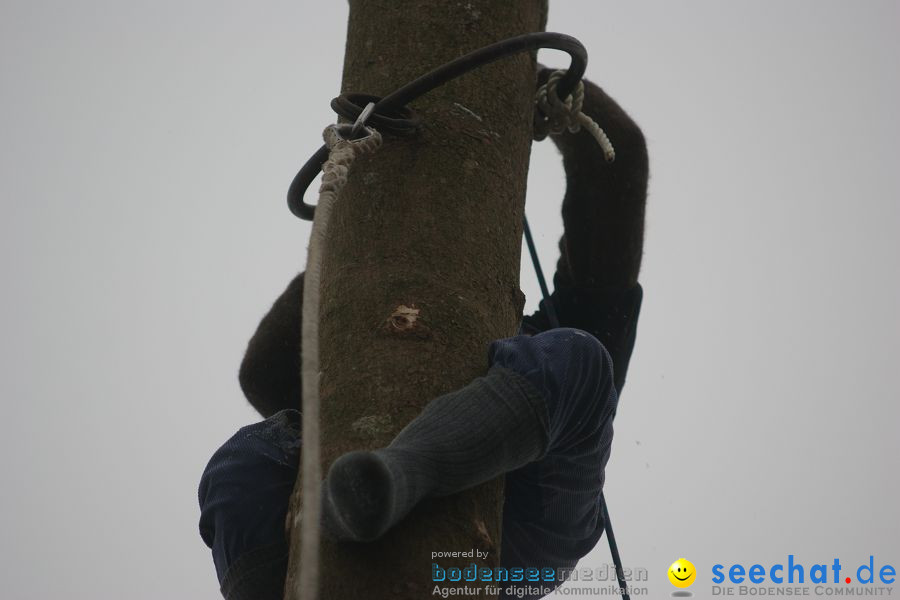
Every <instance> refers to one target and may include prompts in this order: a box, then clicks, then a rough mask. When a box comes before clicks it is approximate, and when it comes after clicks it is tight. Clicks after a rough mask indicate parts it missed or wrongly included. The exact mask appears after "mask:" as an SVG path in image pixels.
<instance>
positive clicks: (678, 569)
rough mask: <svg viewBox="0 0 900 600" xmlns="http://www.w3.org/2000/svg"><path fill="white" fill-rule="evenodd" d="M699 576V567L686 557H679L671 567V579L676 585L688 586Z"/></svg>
mask: <svg viewBox="0 0 900 600" xmlns="http://www.w3.org/2000/svg"><path fill="white" fill-rule="evenodd" d="M696 578H697V569H695V568H694V564H693V563H692V562H691V561H689V560H688V559H686V558H679V559H678V560H676V561H675V562H673V563H672V566H671V567H669V581H671V582H672V585H674V586H675V587H680V588H686V587H688V586H689V585H691V584H692V583H694V579H696Z"/></svg>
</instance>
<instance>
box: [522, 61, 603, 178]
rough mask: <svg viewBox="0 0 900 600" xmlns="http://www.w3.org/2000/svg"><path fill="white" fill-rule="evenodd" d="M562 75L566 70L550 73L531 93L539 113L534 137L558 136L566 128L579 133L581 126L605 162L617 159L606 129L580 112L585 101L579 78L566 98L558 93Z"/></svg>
mask: <svg viewBox="0 0 900 600" xmlns="http://www.w3.org/2000/svg"><path fill="white" fill-rule="evenodd" d="M565 74H566V72H565V71H554V72H553V73H551V74H550V78H549V79H548V80H547V83H545V84H544V85H542V86H541V87H539V88H538V91H537V93H536V94H535V96H534V103H535V104H536V105H537V108H538V111H540V115H541V116H539V115H538V113H537V112H535V120H534V139H535V140H537V141H541V140H543V139H545V138H546V137H547V136H548V135H559V134H561V133H563V132H564V131H566V130H568V131H570V132H571V133H578V132H579V131H581V128H582V127H584V128H585V129H586V130H587V131H588V133H590V134H591V136H593V138H594V139H595V140H597V143H598V144H600V148H601V149H602V150H603V157H604V158H605V159H606V162H612V161H613V160H615V158H616V151H615V149H614V148H613V145H612V142H610V141H609V137H607V135H606V132H605V131H603V128H601V127H600V126H599V125H598V124H597V123H596V121H594V120H593V119H592V118H591V117H589V116H588V115H586V114H584V113H583V112H581V107H582V105H583V104H584V82H583V81H580V80H579V81H578V84H577V85H576V86H575V89H574V90H572V93H571V94H569V95H568V96H566V98H565V99H562V98H560V97H559V94H557V92H556V89H557V86H558V85H559V81H560V80H561V79H562V78H563V77H564V76H565Z"/></svg>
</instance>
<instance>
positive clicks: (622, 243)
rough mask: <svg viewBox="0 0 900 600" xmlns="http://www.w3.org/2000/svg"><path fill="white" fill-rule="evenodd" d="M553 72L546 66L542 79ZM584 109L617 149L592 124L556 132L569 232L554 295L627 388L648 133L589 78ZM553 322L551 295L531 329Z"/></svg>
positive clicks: (567, 320) (567, 319)
mask: <svg viewBox="0 0 900 600" xmlns="http://www.w3.org/2000/svg"><path fill="white" fill-rule="evenodd" d="M551 72H552V70H551V69H541V71H540V72H539V74H538V84H539V85H542V84H544V83H545V82H546V81H547V79H548V78H549V76H550V73H551ZM582 111H583V112H584V113H586V114H587V115H588V116H590V117H591V118H592V119H594V120H595V121H596V122H597V123H598V124H599V125H600V126H601V127H602V128H603V129H604V130H605V131H606V133H607V135H608V136H609V139H610V141H612V144H613V146H614V147H615V150H616V159H615V161H613V162H611V163H608V162H606V160H605V158H604V156H603V152H602V150H601V148H600V146H599V144H597V142H596V140H595V139H594V138H593V137H592V136H591V135H590V134H589V133H588V132H587V131H584V130H582V131H580V132H578V133H570V132H568V131H566V132H564V133H562V134H558V135H553V136H551V139H552V140H553V143H554V144H556V147H557V148H558V149H559V150H560V152H561V153H562V155H563V166H564V168H565V172H566V194H565V197H564V199H563V205H562V215H563V226H564V234H563V237H562V239H560V244H559V246H560V257H559V261H558V262H557V267H556V274H555V275H554V277H553V284H554V291H553V294H552V295H551V300H552V301H553V303H554V307H555V309H556V312H557V316H558V318H559V321H560V325H561V326H563V327H575V328H578V329H582V330H584V331H588V332H590V333H591V334H593V335H594V336H595V337H597V339H599V340H600V341H601V342H602V343H603V345H604V346H605V347H606V349H607V350H608V351H609V353H610V355H611V356H612V358H613V368H614V371H615V382H616V389H617V390H618V391H620V392H621V389H622V386H623V385H624V381H625V374H626V372H627V370H628V362H629V360H630V357H631V352H632V349H633V348H634V339H635V333H636V328H637V320H638V314H639V312H640V306H641V300H642V297H643V290H642V288H641V286H640V285H639V284H638V283H637V280H638V273H639V271H640V267H641V257H642V254H643V245H644V210H645V203H646V199H647V178H648V159H647V146H646V142H645V141H644V136H643V133H642V132H641V129H640V128H639V127H638V126H637V124H636V123H635V122H634V121H633V120H632V119H631V117H629V116H628V114H627V113H625V111H624V110H622V108H621V107H620V106H619V105H618V104H617V103H616V102H615V100H613V99H612V98H610V97H609V95H607V94H606V93H605V92H604V91H603V90H602V89H600V88H599V87H598V86H596V85H594V84H593V83H591V82H589V81H587V80H585V81H584V105H583V107H582ZM547 329H550V321H549V318H548V317H547V311H546V307H545V306H544V304H543V302H542V303H541V306H540V308H539V309H538V311H537V312H535V313H534V314H532V315H529V316H526V317H524V318H523V331H525V332H526V333H532V334H533V333H537V332H540V331H546V330H547Z"/></svg>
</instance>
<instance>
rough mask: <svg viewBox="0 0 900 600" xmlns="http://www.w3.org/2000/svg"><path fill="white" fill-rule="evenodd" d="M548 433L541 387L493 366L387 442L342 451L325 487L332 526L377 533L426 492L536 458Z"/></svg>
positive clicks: (442, 492)
mask: <svg viewBox="0 0 900 600" xmlns="http://www.w3.org/2000/svg"><path fill="white" fill-rule="evenodd" d="M548 435H549V415H548V410H547V405H546V402H545V401H544V398H543V397H542V395H541V393H540V392H539V391H538V390H537V388H535V387H534V385H533V384H532V383H531V382H530V381H528V380H527V379H526V378H525V377H523V376H522V375H520V374H519V373H517V372H515V371H512V370H509V369H506V368H503V367H499V366H495V367H492V368H491V369H490V371H488V373H487V375H486V376H484V377H479V378H478V379H476V380H474V381H473V382H472V383H470V384H469V385H467V386H465V387H464V388H461V389H459V390H456V391H454V392H450V393H449V394H445V395H443V396H439V397H438V398H435V399H434V400H432V401H431V402H429V403H428V405H427V406H426V407H425V409H424V410H423V411H422V414H420V415H419V416H418V417H416V418H415V419H414V420H413V421H412V422H411V423H410V424H409V425H407V426H406V427H405V428H404V429H403V431H401V432H400V433H399V434H398V435H397V437H396V438H394V441H393V442H391V444H390V445H389V446H388V447H387V448H381V449H379V450H375V451H374V452H365V451H357V452H349V453H347V454H344V455H343V456H341V457H339V458H338V459H337V460H336V461H335V462H334V464H332V465H331V468H330V469H329V471H328V477H327V478H326V479H325V482H324V485H323V486H322V509H323V523H324V525H325V529H326V531H327V532H328V533H330V534H331V535H332V536H333V537H335V538H337V539H341V540H354V541H370V540H373V539H376V538H378V537H380V536H381V535H382V534H383V533H384V532H385V531H387V530H388V529H389V528H390V527H392V526H393V525H394V524H395V523H397V522H398V521H399V520H400V519H402V518H403V517H404V516H406V514H407V513H408V512H409V511H410V510H411V509H412V507H413V506H415V505H416V503H417V502H419V501H420V500H421V499H422V498H424V497H426V496H446V495H448V494H452V493H455V492H458V491H461V490H464V489H467V488H470V487H473V486H475V485H478V484H479V483H483V482H485V481H488V480H490V479H493V478H494V477H497V476H498V475H500V474H502V473H506V472H508V471H512V470H514V469H517V468H519V467H522V466H524V465H526V464H528V463H530V462H533V461H535V460H537V459H538V458H540V457H541V456H543V455H544V453H545V452H546V451H547V444H548Z"/></svg>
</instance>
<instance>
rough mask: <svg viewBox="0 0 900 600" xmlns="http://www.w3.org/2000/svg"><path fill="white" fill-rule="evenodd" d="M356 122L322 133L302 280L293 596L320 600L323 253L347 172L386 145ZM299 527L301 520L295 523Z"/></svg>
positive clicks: (372, 132) (377, 134)
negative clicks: (297, 557) (323, 152)
mask: <svg viewBox="0 0 900 600" xmlns="http://www.w3.org/2000/svg"><path fill="white" fill-rule="evenodd" d="M352 127H353V126H352V125H331V126H329V127H327V128H326V129H325V132H324V134H323V136H324V138H325V144H326V145H327V146H328V148H329V150H330V153H329V155H328V160H327V161H326V162H325V164H323V165H322V171H323V175H322V185H321V186H320V187H319V203H318V204H317V205H316V213H315V218H314V219H313V226H312V233H311V234H310V239H309V249H308V252H307V258H306V275H305V276H304V282H303V331H302V344H303V356H302V360H301V369H302V377H303V447H302V462H303V464H302V473H303V474H302V479H301V498H302V509H301V511H300V515H299V516H298V517H297V518H299V519H300V527H301V528H300V552H301V563H300V576H299V577H298V578H297V579H296V581H295V588H294V590H293V592H294V594H293V597H294V598H301V599H302V600H316V598H317V596H318V593H319V540H320V531H319V522H320V519H321V512H322V506H321V498H320V496H319V494H320V493H321V492H320V490H321V488H322V469H321V458H320V456H321V454H320V451H321V441H320V435H319V374H320V372H319V285H320V283H321V281H322V253H323V251H324V249H325V239H326V235H327V232H328V220H329V219H330V217H331V212H332V209H333V208H334V203H335V201H336V200H337V197H338V195H339V194H340V191H341V188H343V187H344V184H345V183H347V173H348V172H349V171H350V166H351V165H352V164H353V161H354V159H355V158H356V157H357V156H359V155H360V154H365V153H368V152H374V151H375V150H377V149H378V148H379V147H380V146H381V134H379V133H378V132H377V131H375V130H374V129H371V128H369V127H366V128H365V129H364V131H365V133H366V135H365V136H363V137H361V138H360V139H356V140H348V139H345V138H344V137H343V136H344V135H346V136H347V137H351V135H350V131H351V129H352ZM295 528H296V523H295Z"/></svg>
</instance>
